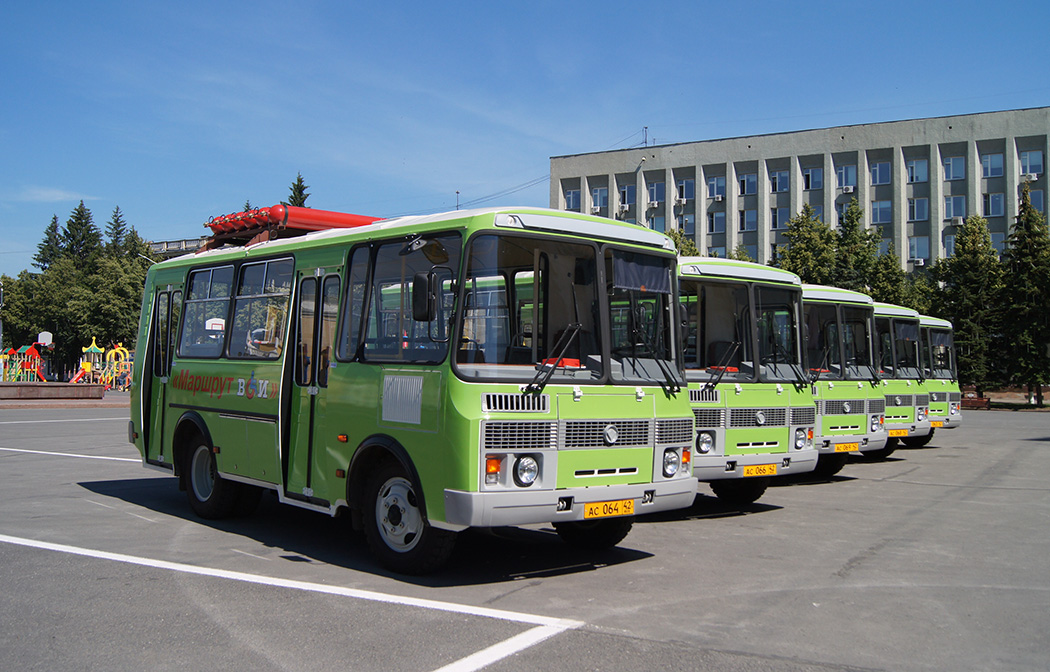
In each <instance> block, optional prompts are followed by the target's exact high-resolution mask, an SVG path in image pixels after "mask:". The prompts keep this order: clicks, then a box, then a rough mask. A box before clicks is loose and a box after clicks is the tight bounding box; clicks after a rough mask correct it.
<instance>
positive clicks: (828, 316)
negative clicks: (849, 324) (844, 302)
mask: <svg viewBox="0 0 1050 672" xmlns="http://www.w3.org/2000/svg"><path fill="white" fill-rule="evenodd" d="M805 317H806V360H807V361H808V362H809V371H810V373H812V374H813V375H814V376H815V377H819V378H820V379H821V380H838V379H839V378H841V377H842V356H841V354H840V350H839V323H838V310H837V309H836V308H835V306H834V305H830V304H826V303H807V304H805Z"/></svg>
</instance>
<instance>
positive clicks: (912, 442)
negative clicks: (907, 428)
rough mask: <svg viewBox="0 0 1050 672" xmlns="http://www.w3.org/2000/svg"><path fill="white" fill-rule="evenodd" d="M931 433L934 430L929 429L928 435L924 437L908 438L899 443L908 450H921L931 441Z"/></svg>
mask: <svg viewBox="0 0 1050 672" xmlns="http://www.w3.org/2000/svg"><path fill="white" fill-rule="evenodd" d="M933 432H934V430H932V429H931V430H930V433H929V434H927V435H926V436H909V437H907V438H904V439H901V441H903V442H904V445H906V446H908V447H909V448H922V447H923V446H925V445H926V444H927V443H929V442H930V441H932V440H933Z"/></svg>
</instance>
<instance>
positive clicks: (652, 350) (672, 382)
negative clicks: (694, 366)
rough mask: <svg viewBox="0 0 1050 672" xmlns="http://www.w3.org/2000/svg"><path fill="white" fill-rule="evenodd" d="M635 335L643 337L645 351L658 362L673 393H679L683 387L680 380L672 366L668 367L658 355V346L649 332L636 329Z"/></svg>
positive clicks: (657, 364)
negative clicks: (679, 382)
mask: <svg viewBox="0 0 1050 672" xmlns="http://www.w3.org/2000/svg"><path fill="white" fill-rule="evenodd" d="M634 333H635V335H636V336H640V337H641V339H642V344H643V345H644V346H645V349H646V350H648V351H649V354H650V355H652V356H653V361H654V362H656V366H657V367H658V368H659V369H660V373H662V374H664V379H665V380H666V381H667V386H668V388H670V390H671V392H678V391H679V390H681V389H682V386H681V385H679V384H678V379H677V378H675V376H674V373H673V372H672V371H671V367H670V365H668V364H667V362H666V361H664V359H663V358H661V357H660V355H658V354H657V352H656V344H655V343H653V341H652V338H650V336H649V332H648V331H646V330H645V329H643V328H639V327H635V328H634Z"/></svg>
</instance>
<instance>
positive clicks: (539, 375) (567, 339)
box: [523, 322, 583, 393]
mask: <svg viewBox="0 0 1050 672" xmlns="http://www.w3.org/2000/svg"><path fill="white" fill-rule="evenodd" d="M582 329H583V325H582V324H580V323H579V322H573V323H572V324H570V325H568V326H566V327H565V331H563V332H562V333H561V337H560V338H559V339H558V342H557V343H555V344H554V347H553V348H552V350H556V351H557V353H558V354H557V355H556V356H555V357H554V359H545V360H543V363H542V364H540V368H539V370H537V371H536V375H535V376H534V377H533V378H532V382H530V383H529V384H528V385H526V386H525V389H524V390H523V392H526V393H528V392H542V391H543V388H544V387H546V386H547V383H548V382H549V381H550V379H551V376H553V375H554V371H555V370H556V369H557V368H558V364H559V363H561V360H562V356H563V355H565V351H566V350H568V349H569V344H571V343H572V339H573V338H575V337H576V334H578V333H580V331H581V330H582Z"/></svg>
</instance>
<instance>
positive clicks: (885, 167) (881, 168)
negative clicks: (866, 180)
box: [871, 161, 890, 186]
mask: <svg viewBox="0 0 1050 672" xmlns="http://www.w3.org/2000/svg"><path fill="white" fill-rule="evenodd" d="M889 183H890V162H889V161H880V162H878V163H873V164H871V184H872V186H877V185H880V184H889Z"/></svg>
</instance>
